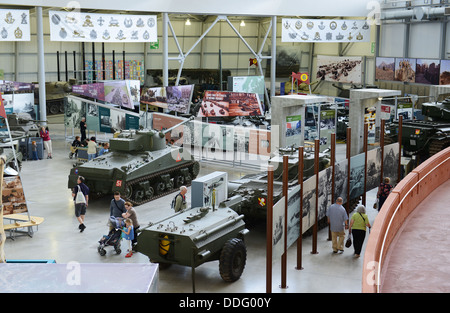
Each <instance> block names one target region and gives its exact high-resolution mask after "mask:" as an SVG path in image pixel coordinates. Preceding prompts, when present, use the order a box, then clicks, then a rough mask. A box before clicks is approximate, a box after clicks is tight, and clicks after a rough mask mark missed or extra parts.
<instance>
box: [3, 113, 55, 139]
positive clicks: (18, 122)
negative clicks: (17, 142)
mask: <svg viewBox="0 0 450 313" xmlns="http://www.w3.org/2000/svg"><path fill="white" fill-rule="evenodd" d="M7 117H8V125H9V129H10V131H11V136H12V137H13V138H14V137H19V136H21V137H22V136H28V137H39V131H40V129H39V125H38V123H45V122H46V121H40V120H34V119H33V118H32V117H31V115H30V114H29V113H11V114H8V116H7Z"/></svg>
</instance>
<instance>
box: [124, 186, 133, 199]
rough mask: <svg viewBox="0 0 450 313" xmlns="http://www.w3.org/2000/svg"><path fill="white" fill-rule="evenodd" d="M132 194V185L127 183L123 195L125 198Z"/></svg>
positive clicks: (129, 197)
mask: <svg viewBox="0 0 450 313" xmlns="http://www.w3.org/2000/svg"><path fill="white" fill-rule="evenodd" d="M132 196H133V187H132V186H130V185H128V184H127V185H126V187H125V194H124V197H125V198H127V199H131V197H132Z"/></svg>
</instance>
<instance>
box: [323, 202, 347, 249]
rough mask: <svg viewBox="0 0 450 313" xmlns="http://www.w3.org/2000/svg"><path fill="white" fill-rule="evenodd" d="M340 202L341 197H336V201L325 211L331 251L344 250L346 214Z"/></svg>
mask: <svg viewBox="0 0 450 313" xmlns="http://www.w3.org/2000/svg"><path fill="white" fill-rule="evenodd" d="M342 203H343V200H342V198H341V197H339V198H337V199H336V203H334V204H332V205H331V206H330V207H329V208H328V211H327V219H328V224H329V225H330V231H331V242H332V248H333V253H338V252H341V253H342V252H344V239H345V229H348V215H347V211H346V210H345V208H344V207H343V206H342ZM344 224H345V226H344ZM344 227H345V229H344Z"/></svg>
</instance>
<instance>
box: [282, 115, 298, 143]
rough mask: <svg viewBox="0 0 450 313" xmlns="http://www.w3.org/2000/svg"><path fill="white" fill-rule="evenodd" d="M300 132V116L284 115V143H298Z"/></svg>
mask: <svg viewBox="0 0 450 313" xmlns="http://www.w3.org/2000/svg"><path fill="white" fill-rule="evenodd" d="M301 134H302V116H301V115H293V116H286V134H285V135H286V145H287V146H290V145H298V143H299V142H300V140H301Z"/></svg>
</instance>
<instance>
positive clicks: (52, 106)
mask: <svg viewBox="0 0 450 313" xmlns="http://www.w3.org/2000/svg"><path fill="white" fill-rule="evenodd" d="M75 84H76V79H69V81H68V82H66V81H54V82H46V83H45V99H46V108H47V114H49V115H52V114H61V113H64V97H66V96H68V95H70V94H71V93H72V86H73V85H75ZM34 102H35V103H36V104H39V87H38V84H36V88H35V89H34Z"/></svg>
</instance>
